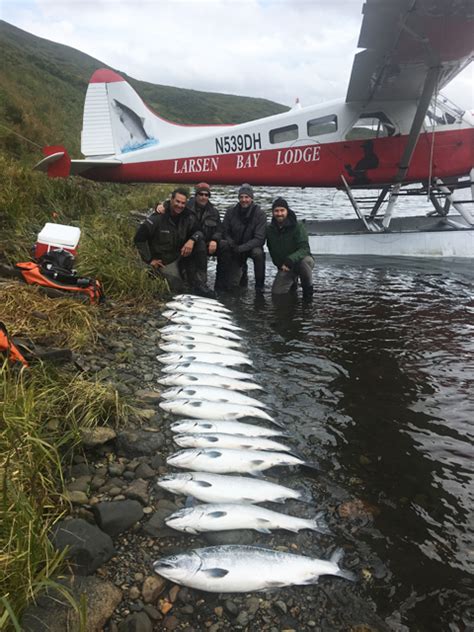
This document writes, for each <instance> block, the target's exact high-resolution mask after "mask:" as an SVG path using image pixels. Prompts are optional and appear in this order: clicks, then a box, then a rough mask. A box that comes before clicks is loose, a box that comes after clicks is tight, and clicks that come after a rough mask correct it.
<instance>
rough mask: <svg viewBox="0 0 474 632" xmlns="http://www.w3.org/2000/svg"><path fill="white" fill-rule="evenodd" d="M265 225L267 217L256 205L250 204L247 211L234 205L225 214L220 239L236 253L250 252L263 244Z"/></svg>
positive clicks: (238, 205)
mask: <svg viewBox="0 0 474 632" xmlns="http://www.w3.org/2000/svg"><path fill="white" fill-rule="evenodd" d="M266 225H267V217H266V215H265V212H264V211H262V209H261V208H260V206H259V205H258V204H254V203H252V204H251V205H250V206H249V208H248V209H243V208H242V207H241V206H240V204H236V205H235V206H233V207H232V208H230V209H228V211H227V212H226V214H225V217H224V221H223V222H222V237H223V239H225V240H226V241H227V243H228V244H229V245H230V246H231V247H232V248H234V247H235V249H236V251H237V252H241V253H242V252H250V251H251V250H252V248H256V247H258V246H260V247H261V246H263V244H264V243H265V230H266Z"/></svg>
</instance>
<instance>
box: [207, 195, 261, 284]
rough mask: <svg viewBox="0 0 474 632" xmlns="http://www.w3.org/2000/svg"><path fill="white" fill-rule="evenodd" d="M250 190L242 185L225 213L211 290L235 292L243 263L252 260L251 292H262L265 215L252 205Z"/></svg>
mask: <svg viewBox="0 0 474 632" xmlns="http://www.w3.org/2000/svg"><path fill="white" fill-rule="evenodd" d="M253 196H254V194H253V189H252V187H251V186H250V184H243V185H242V186H241V187H240V189H239V202H238V204H236V205H235V206H233V207H232V208H230V209H228V211H227V212H226V214H225V216H224V221H223V222H222V240H221V241H220V243H219V250H218V253H217V271H216V285H215V289H216V290H217V291H219V290H233V289H235V288H237V287H238V286H239V284H240V282H241V280H242V277H243V275H244V274H245V271H246V267H247V259H248V258H251V259H252V260H253V266H254V272H255V291H256V292H258V293H261V292H263V290H264V283H265V253H264V252H263V244H264V243H265V232H266V224H267V219H266V215H265V212H264V211H263V210H262V209H261V208H260V206H259V205H258V204H255V202H254V201H253Z"/></svg>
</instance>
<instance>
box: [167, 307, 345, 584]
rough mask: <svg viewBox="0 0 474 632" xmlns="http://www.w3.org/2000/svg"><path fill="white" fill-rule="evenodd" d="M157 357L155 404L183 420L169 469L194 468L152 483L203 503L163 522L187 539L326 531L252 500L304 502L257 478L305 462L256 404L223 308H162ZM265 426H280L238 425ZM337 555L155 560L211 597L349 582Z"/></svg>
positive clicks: (215, 553) (264, 553)
mask: <svg viewBox="0 0 474 632" xmlns="http://www.w3.org/2000/svg"><path fill="white" fill-rule="evenodd" d="M167 308H168V309H167V310H166V311H165V312H164V316H165V317H166V318H168V319H169V320H170V324H169V325H167V326H166V327H164V328H163V329H162V332H161V334H162V340H163V341H164V342H162V343H161V345H160V349H161V351H162V352H164V353H161V354H160V355H158V356H157V359H158V360H159V361H160V362H161V363H163V365H164V369H163V376H162V377H161V379H160V380H159V382H160V383H161V385H162V386H165V387H167V388H166V390H165V391H163V392H162V394H161V395H162V398H163V401H162V402H161V403H160V407H161V408H163V409H164V410H166V411H168V412H170V413H172V414H175V415H181V416H184V417H185V418H184V419H180V420H178V421H175V422H174V423H172V424H171V430H172V431H173V433H175V434H174V440H175V442H176V444H177V445H178V446H180V447H182V448H185V449H183V450H180V451H178V452H176V453H174V454H172V455H171V456H169V457H168V459H167V463H168V464H169V465H172V466H174V467H178V468H182V469H186V470H191V471H187V472H184V473H174V474H167V475H165V476H162V477H161V478H160V479H159V481H158V484H159V485H160V486H161V487H162V488H164V489H166V490H168V491H170V492H172V493H174V494H183V495H186V496H190V497H192V498H194V499H197V500H198V501H201V503H202V504H198V505H196V506H192V507H187V508H185V509H180V510H179V511H176V512H175V513H173V514H172V515H171V516H169V517H168V518H167V520H166V524H167V525H168V526H170V527H172V528H174V529H177V530H179V531H183V532H187V533H201V532H205V531H224V530H234V529H255V530H257V531H260V532H262V533H270V532H271V530H272V529H286V530H289V531H294V532H297V531H299V530H300V529H312V530H314V531H319V532H323V533H324V532H327V528H326V525H325V523H324V521H323V518H322V516H321V515H320V514H318V515H316V516H315V517H314V518H313V519H304V518H299V517H296V516H290V515H287V514H284V513H280V512H277V511H272V510H269V509H266V508H264V507H260V506H259V505H258V503H262V502H278V503H282V502H284V501H285V500H286V499H294V500H299V501H303V502H310V499H309V498H308V497H307V496H306V495H305V494H304V493H303V492H301V491H299V490H295V489H291V488H289V487H285V486H283V485H279V484H276V483H273V482H271V481H267V480H265V479H260V478H252V477H251V476H241V474H250V475H252V476H255V475H257V474H259V473H260V472H262V471H264V470H267V469H269V468H271V467H275V466H289V465H303V464H306V465H308V464H307V463H306V462H305V461H304V459H302V458H301V457H300V456H299V455H297V454H295V453H294V452H293V451H292V450H291V448H290V447H289V446H288V445H287V444H286V443H284V439H285V437H287V435H286V434H285V433H284V432H283V430H282V429H281V425H280V424H279V423H278V422H277V420H275V419H274V418H273V417H272V416H271V415H270V414H269V413H268V412H267V411H266V410H264V409H265V405H264V404H263V403H262V402H260V401H259V400H258V399H256V398H255V397H253V396H251V395H250V394H249V393H252V395H254V394H255V391H261V390H262V387H261V386H260V385H258V384H257V383H255V382H254V378H253V376H252V375H251V374H250V373H247V372H245V371H243V370H240V369H238V368H236V367H242V366H251V365H252V361H251V360H250V358H249V357H248V356H247V354H245V353H244V352H243V351H242V342H243V341H242V337H241V335H240V333H239V332H241V331H242V330H241V328H239V327H237V326H236V325H235V324H234V323H233V322H232V319H231V316H230V312H229V310H228V309H227V308H226V307H224V306H223V305H222V304H221V303H219V302H218V301H217V300H214V299H207V298H200V297H196V296H193V295H180V296H177V297H175V299H174V300H173V301H171V302H170V303H168V305H167ZM240 419H248V420H252V421H259V422H260V420H264V421H266V422H269V423H271V424H273V425H274V426H277V427H276V428H275V427H274V428H271V427H266V426H264V425H260V423H259V424H257V423H249V422H247V423H244V422H242V421H239V420H240ZM341 557H342V550H341V549H338V550H336V551H335V552H334V553H333V555H332V557H331V559H330V560H318V559H312V558H309V557H305V556H301V555H294V554H290V553H283V552H280V551H275V550H272V549H265V548H260V547H253V546H239V545H225V546H213V547H206V548H200V549H194V550H191V551H189V552H186V553H182V554H179V555H174V556H170V557H166V558H161V559H160V560H158V561H156V562H155V563H154V570H155V572H157V573H159V574H160V575H162V576H163V577H166V578H168V579H170V580H172V581H174V582H176V583H178V584H182V585H185V586H189V587H192V588H198V589H200V590H206V591H210V592H249V591H254V590H265V589H271V588H275V587H280V586H288V585H293V584H311V583H315V582H317V580H318V578H319V576H320V575H338V576H340V577H344V578H346V579H350V580H353V579H354V576H353V574H352V573H350V572H348V571H345V570H342V569H341V568H340V567H339V564H338V563H339V561H340V559H341Z"/></svg>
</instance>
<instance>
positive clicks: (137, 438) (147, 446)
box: [117, 430, 164, 458]
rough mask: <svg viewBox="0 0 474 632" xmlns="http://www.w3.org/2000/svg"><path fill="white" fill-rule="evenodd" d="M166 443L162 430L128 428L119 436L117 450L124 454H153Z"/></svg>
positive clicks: (131, 455)
mask: <svg viewBox="0 0 474 632" xmlns="http://www.w3.org/2000/svg"><path fill="white" fill-rule="evenodd" d="M163 445H164V436H163V434H162V433H161V432H149V431H147V430H126V431H123V432H121V433H119V434H118V436H117V450H118V452H120V453H121V454H123V455H124V456H126V457H128V458H131V457H135V456H143V455H149V456H153V455H154V454H155V453H156V452H157V451H158V450H159V449H160V448H162V447H163Z"/></svg>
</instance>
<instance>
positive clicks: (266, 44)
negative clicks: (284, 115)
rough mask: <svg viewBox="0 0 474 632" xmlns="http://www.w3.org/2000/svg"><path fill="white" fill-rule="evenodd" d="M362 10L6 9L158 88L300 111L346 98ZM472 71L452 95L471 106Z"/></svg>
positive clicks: (26, 4) (329, 5) (246, 4)
mask: <svg viewBox="0 0 474 632" xmlns="http://www.w3.org/2000/svg"><path fill="white" fill-rule="evenodd" d="M361 8H362V0H360V2H359V1H358V0H334V1H332V2H328V1H327V0H160V1H159V2H158V1H156V0H135V1H133V2H132V1H131V0H128V1H127V2H125V1H122V0H93V1H88V0H22V1H21V0H20V1H18V0H14V1H13V0H3V4H2V17H3V19H5V20H6V21H8V22H11V23H13V24H15V25H17V26H19V27H20V28H22V29H24V30H26V31H29V32H31V33H34V34H36V35H39V36H41V37H45V38H47V39H50V40H53V41H56V42H60V43H62V44H67V45H69V46H72V47H74V48H77V49H79V50H81V51H83V52H85V53H87V54H89V55H91V56H92V57H95V58H97V59H99V60H101V61H102V62H104V63H105V64H107V65H110V66H112V67H114V68H116V69H117V70H119V71H122V72H126V73H127V74H129V75H131V76H133V77H135V78H137V79H141V80H145V81H149V82H152V83H160V84H165V85H172V86H178V87H183V88H194V89H200V90H207V91H215V92H223V93H231V94H240V95H245V96H253V97H263V98H266V99H271V100H273V101H277V102H280V103H285V104H287V105H291V104H292V103H293V102H294V100H295V98H296V97H299V98H300V101H301V102H302V104H303V105H310V104H312V103H320V102H323V101H326V100H331V99H334V98H339V97H344V95H345V92H346V88H347V83H348V79H349V74H350V70H351V66H352V59H353V56H354V53H355V52H356V50H357V48H356V47H357V39H358V34H359V29H360V24H361V19H362V16H361ZM472 79H473V71H472V70H467V71H465V72H464V73H463V75H462V76H461V77H460V78H457V79H456V80H455V81H454V82H453V85H452V86H450V87H449V88H448V90H446V92H447V93H448V96H451V98H454V100H457V101H459V102H460V104H461V105H463V106H464V107H471V108H472V106H473V94H472Z"/></svg>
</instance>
